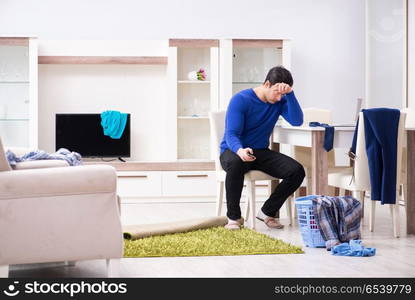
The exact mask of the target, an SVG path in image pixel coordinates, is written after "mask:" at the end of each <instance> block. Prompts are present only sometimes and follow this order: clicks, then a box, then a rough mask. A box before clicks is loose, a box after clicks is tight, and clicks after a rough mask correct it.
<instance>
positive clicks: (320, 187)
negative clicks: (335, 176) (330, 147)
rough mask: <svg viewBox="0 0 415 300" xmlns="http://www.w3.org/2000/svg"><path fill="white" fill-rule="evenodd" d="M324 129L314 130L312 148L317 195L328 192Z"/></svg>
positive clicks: (314, 185) (312, 175)
mask: <svg viewBox="0 0 415 300" xmlns="http://www.w3.org/2000/svg"><path fill="white" fill-rule="evenodd" d="M323 144H324V131H313V134H312V148H311V170H312V172H311V180H312V181H313V182H312V190H313V194H315V195H327V194H328V164H327V152H326V150H324V148H323Z"/></svg>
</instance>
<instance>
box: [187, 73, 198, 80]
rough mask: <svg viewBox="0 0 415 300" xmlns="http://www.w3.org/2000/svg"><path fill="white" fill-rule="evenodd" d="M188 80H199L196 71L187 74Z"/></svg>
mask: <svg viewBox="0 0 415 300" xmlns="http://www.w3.org/2000/svg"><path fill="white" fill-rule="evenodd" d="M187 78H188V79H189V80H197V72H196V71H191V72H189V73H187Z"/></svg>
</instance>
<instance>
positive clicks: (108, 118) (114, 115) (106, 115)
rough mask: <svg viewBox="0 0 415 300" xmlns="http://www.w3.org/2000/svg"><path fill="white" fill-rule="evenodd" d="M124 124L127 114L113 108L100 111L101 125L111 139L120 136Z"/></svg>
mask: <svg viewBox="0 0 415 300" xmlns="http://www.w3.org/2000/svg"><path fill="white" fill-rule="evenodd" d="M126 124H127V114H124V113H121V112H119V111H115V110H107V111H104V112H103V113H101V126H102V128H103V129H104V135H106V136H109V137H111V138H113V139H119V138H121V137H122V134H123V133H124V129H125V125H126Z"/></svg>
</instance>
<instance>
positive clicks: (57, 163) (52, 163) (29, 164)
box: [13, 159, 69, 170]
mask: <svg viewBox="0 0 415 300" xmlns="http://www.w3.org/2000/svg"><path fill="white" fill-rule="evenodd" d="M68 166H69V164H68V163H67V162H66V161H65V160H58V159H42V160H28V161H22V162H19V163H17V164H16V165H15V166H13V169H14V170H26V169H40V168H54V167H68Z"/></svg>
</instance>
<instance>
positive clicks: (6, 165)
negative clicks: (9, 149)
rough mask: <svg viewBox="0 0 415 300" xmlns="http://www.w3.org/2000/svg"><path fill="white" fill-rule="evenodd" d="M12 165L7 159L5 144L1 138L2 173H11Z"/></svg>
mask: <svg viewBox="0 0 415 300" xmlns="http://www.w3.org/2000/svg"><path fill="white" fill-rule="evenodd" d="M10 170H11V168H10V165H9V162H8V160H7V157H6V153H5V150H4V147H3V143H2V142H1V138H0V171H10Z"/></svg>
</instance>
